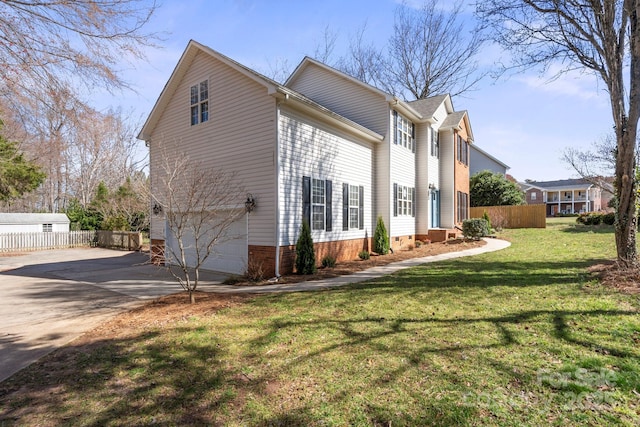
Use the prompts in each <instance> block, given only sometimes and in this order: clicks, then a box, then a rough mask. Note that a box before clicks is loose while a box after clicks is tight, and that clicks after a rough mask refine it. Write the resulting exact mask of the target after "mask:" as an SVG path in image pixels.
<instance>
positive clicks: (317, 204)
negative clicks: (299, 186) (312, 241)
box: [310, 178, 327, 231]
mask: <svg viewBox="0 0 640 427" xmlns="http://www.w3.org/2000/svg"><path fill="white" fill-rule="evenodd" d="M316 184H318V185H316ZM316 190H321V193H322V194H320V195H319V196H318V197H321V198H322V201H316ZM326 207H327V187H326V181H325V180H324V179H319V178H311V224H310V225H311V230H312V231H320V230H324V229H325V228H326V224H327V211H326ZM316 208H320V209H319V210H318V211H317V212H318V214H319V215H322V226H321V227H319V226H318V227H317V226H316V225H317V221H316V218H315V216H316Z"/></svg>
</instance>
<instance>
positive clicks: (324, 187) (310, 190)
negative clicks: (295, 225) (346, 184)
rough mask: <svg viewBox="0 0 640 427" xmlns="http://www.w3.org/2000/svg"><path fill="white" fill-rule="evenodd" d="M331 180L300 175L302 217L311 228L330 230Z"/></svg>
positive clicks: (331, 222)
mask: <svg viewBox="0 0 640 427" xmlns="http://www.w3.org/2000/svg"><path fill="white" fill-rule="evenodd" d="M331 198H332V190H331V181H329V180H328V179H318V178H311V177H309V176H303V177H302V219H303V220H304V221H307V223H308V224H309V226H310V227H311V230H314V231H316V230H325V231H332V224H333V221H332V208H331Z"/></svg>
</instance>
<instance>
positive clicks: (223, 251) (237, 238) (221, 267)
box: [166, 215, 248, 274]
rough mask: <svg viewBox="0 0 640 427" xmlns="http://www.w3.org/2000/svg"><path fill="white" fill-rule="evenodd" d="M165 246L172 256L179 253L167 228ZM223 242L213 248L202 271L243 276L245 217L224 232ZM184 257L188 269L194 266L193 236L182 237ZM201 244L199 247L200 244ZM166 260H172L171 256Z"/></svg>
mask: <svg viewBox="0 0 640 427" xmlns="http://www.w3.org/2000/svg"><path fill="white" fill-rule="evenodd" d="M166 230H167V246H168V247H169V248H170V250H172V251H173V253H174V254H178V253H179V247H178V242H177V240H176V239H175V237H174V235H173V233H171V231H170V229H169V227H168V226H167V228H166ZM226 235H227V236H226V237H225V238H224V241H223V242H219V243H218V244H216V245H215V246H214V248H213V251H212V253H211V255H209V258H207V259H206V261H205V262H204V264H203V265H202V267H201V268H202V269H203V270H212V271H220V272H223V273H231V274H245V273H246V271H247V259H248V245H247V216H246V215H243V216H242V217H241V218H240V219H238V220H237V221H235V222H234V223H232V224H231V226H230V227H229V229H228V230H227V232H226ZM182 240H183V244H184V246H185V255H186V258H187V263H188V264H189V266H190V267H193V266H194V265H195V261H196V255H195V254H196V250H195V242H194V239H193V234H188V235H186V236H185V237H183V239H182ZM203 242H204V241H203ZM203 242H201V245H202V243H203ZM167 255H169V256H168V257H167V258H169V259H170V258H172V257H171V254H167Z"/></svg>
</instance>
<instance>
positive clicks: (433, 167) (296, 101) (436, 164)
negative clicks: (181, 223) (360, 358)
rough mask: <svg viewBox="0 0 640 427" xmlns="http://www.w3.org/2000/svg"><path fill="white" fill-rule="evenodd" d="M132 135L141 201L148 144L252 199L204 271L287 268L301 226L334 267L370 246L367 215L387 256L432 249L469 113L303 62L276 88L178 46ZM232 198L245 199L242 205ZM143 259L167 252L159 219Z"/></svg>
mask: <svg viewBox="0 0 640 427" xmlns="http://www.w3.org/2000/svg"><path fill="white" fill-rule="evenodd" d="M139 138H140V139H143V140H145V141H146V144H147V145H148V146H149V150H150V159H151V163H150V172H151V186H152V191H154V192H158V191H162V189H161V188H158V185H157V183H158V182H159V179H158V174H159V173H161V170H160V168H159V167H158V156H159V155H160V150H159V147H160V146H165V147H166V146H167V145H172V144H173V145H174V146H175V147H179V149H180V150H181V151H184V152H185V153H186V154H187V155H190V156H193V158H197V159H198V161H199V162H204V163H205V164H206V165H208V167H211V168H214V169H220V170H226V171H229V172H234V173H235V176H236V179H238V180H239V182H240V183H241V184H242V186H243V187H244V188H245V189H246V191H247V192H249V193H251V195H252V196H253V197H254V199H255V203H256V206H255V209H253V210H252V211H251V212H247V213H246V215H244V216H243V217H242V218H241V219H240V220H238V221H237V223H236V224H234V227H232V229H231V230H230V232H231V233H234V234H235V237H236V238H234V239H232V240H230V241H229V242H227V243H225V244H223V245H221V247H219V248H217V251H216V252H217V254H218V255H217V256H215V257H213V258H211V259H210V260H209V261H208V262H207V264H206V265H205V267H204V268H208V269H211V270H218V271H223V272H229V273H236V274H242V273H244V271H245V270H246V267H247V264H248V262H249V261H251V262H252V263H260V264H261V265H262V268H263V270H264V271H265V272H267V273H268V274H271V275H279V274H284V273H288V272H291V271H292V270H293V265H294V260H295V244H296V240H297V238H298V236H299V232H300V227H301V225H302V222H303V220H307V221H308V222H309V224H310V226H311V230H312V236H313V239H314V244H315V246H316V255H317V258H318V260H321V259H322V257H323V256H324V255H327V254H331V255H334V256H336V258H337V259H338V261H340V260H347V259H349V260H351V259H355V258H357V254H358V252H360V251H362V250H363V249H368V250H371V238H372V237H373V233H374V230H375V224H376V220H377V218H378V216H380V217H382V218H383V220H384V222H385V224H386V227H387V230H388V233H389V236H390V241H391V244H392V247H393V248H394V249H401V248H402V247H404V246H408V245H413V244H414V242H415V240H416V239H430V240H434V241H435V240H444V239H446V238H447V237H448V236H449V235H450V234H452V233H455V229H454V227H455V226H456V225H457V224H459V223H460V222H461V221H462V220H463V219H465V218H466V217H467V212H468V205H469V196H468V194H469V169H468V167H469V144H470V143H472V141H473V134H472V132H471V126H470V122H469V117H468V114H467V113H466V112H464V111H461V112H456V111H454V109H453V105H452V103H451V98H450V97H449V96H448V95H442V96H435V97H432V98H428V99H425V100H419V101H414V102H405V101H402V100H400V99H398V98H396V97H394V96H392V95H389V94H387V93H385V92H383V91H380V90H379V89H377V88H374V87H372V86H370V85H368V84H366V83H363V82H360V81H358V80H356V79H354V78H352V77H350V76H347V75H345V74H344V73H341V72H340V71H337V70H335V69H333V68H331V67H328V66H326V65H324V64H322V63H319V62H317V61H315V60H312V59H310V58H305V59H304V60H303V61H302V63H301V64H300V65H299V66H298V68H297V69H296V70H295V71H294V73H293V74H292V75H291V77H290V78H289V79H288V81H287V82H286V83H285V84H279V83H277V82H275V81H273V80H271V79H269V78H267V77H265V76H263V75H261V74H259V73H257V72H255V71H253V70H251V69H250V68H247V67H245V66H243V65H241V64H239V63H237V62H235V61H233V60H231V59H230V58H228V57H226V56H224V55H222V54H220V53H218V52H216V51H214V50H212V49H210V48H208V47H206V46H204V45H202V44H199V43H197V42H195V41H191V42H189V44H188V46H187V48H186V50H185V52H184V53H183V55H182V57H181V58H180V61H179V62H178V64H177V66H176V68H175V70H174V72H173V74H172V75H171V77H170V79H169V81H168V82H167V84H166V86H165V88H164V90H163V91H162V93H161V94H160V97H159V98H158V101H157V102H156V104H155V106H154V108H153V110H152V111H151V114H150V115H149V117H148V119H147V121H146V123H145V125H144V127H143V129H142V130H141V132H140V134H139ZM241 196H244V195H241ZM151 243H152V246H153V248H155V251H154V252H152V253H163V251H162V248H164V247H166V246H167V245H175V244H176V242H175V239H173V238H172V236H171V233H170V231H168V230H167V227H166V224H165V218H164V214H163V213H162V212H158V211H156V212H155V213H153V214H152V219H151Z"/></svg>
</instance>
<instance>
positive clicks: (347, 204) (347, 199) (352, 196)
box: [342, 183, 364, 231]
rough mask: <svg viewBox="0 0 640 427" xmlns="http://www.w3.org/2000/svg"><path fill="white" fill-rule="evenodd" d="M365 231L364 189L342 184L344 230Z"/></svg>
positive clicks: (360, 186)
mask: <svg viewBox="0 0 640 427" xmlns="http://www.w3.org/2000/svg"><path fill="white" fill-rule="evenodd" d="M349 229H355V230H363V229H364V187H363V186H362V185H359V186H358V185H350V184H347V183H344V184H342V230H343V231H348V230H349Z"/></svg>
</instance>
